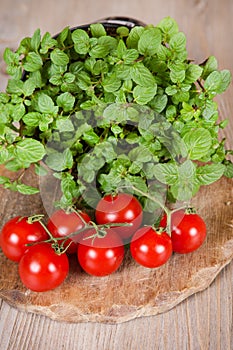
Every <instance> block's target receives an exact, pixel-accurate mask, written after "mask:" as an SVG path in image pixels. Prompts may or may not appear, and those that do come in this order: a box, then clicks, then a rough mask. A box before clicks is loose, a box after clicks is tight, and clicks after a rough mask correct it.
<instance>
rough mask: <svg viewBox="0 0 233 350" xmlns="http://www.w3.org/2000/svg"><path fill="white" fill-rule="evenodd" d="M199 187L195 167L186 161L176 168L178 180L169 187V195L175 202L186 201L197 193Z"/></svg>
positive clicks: (189, 161)
mask: <svg viewBox="0 0 233 350" xmlns="http://www.w3.org/2000/svg"><path fill="white" fill-rule="evenodd" d="M199 187H200V186H199V184H198V183H197V181H196V167H195V165H194V164H193V162H192V161H191V160H189V159H188V160H186V161H185V162H184V163H182V164H181V165H180V166H179V167H178V179H177V182H176V183H175V184H174V185H172V186H171V188H170V190H171V193H172V195H173V196H174V198H176V199H177V200H180V201H188V200H190V199H191V198H192V197H193V196H194V195H195V194H196V193H197V191H198V189H199Z"/></svg>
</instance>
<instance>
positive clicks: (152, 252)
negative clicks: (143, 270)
mask: <svg viewBox="0 0 233 350" xmlns="http://www.w3.org/2000/svg"><path fill="white" fill-rule="evenodd" d="M130 252H131V255H132V257H133V258H134V259H135V260H136V262H137V263H138V264H140V265H142V266H145V267H149V268H154V267H159V266H161V265H163V264H165V263H166V262H167V261H168V259H169V258H170V257H171V255H172V242H171V238H170V236H169V235H168V234H167V233H166V232H157V231H156V230H155V229H154V228H153V227H151V226H145V227H141V228H140V229H138V230H137V231H136V232H135V234H134V235H133V239H132V241H131V243H130Z"/></svg>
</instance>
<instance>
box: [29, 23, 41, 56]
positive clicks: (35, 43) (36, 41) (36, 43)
mask: <svg viewBox="0 0 233 350" xmlns="http://www.w3.org/2000/svg"><path fill="white" fill-rule="evenodd" d="M40 39H41V36H40V29H39V28H38V29H36V31H35V32H34V34H33V36H32V38H31V48H32V50H33V51H36V52H37V51H38V49H39V47H40Z"/></svg>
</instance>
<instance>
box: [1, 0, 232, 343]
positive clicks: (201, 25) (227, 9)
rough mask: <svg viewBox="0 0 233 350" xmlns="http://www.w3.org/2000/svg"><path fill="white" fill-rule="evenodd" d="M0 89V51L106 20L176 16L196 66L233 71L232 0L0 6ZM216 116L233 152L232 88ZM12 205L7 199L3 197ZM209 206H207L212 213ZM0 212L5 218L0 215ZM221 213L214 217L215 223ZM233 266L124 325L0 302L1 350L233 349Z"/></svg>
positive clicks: (30, 1)
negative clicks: (57, 316)
mask: <svg viewBox="0 0 233 350" xmlns="http://www.w3.org/2000/svg"><path fill="white" fill-rule="evenodd" d="M0 4H1V11H0V77H1V79H0V86H1V88H2V89H4V88H5V86H6V82H7V76H6V75H5V73H4V69H5V66H4V63H3V62H2V59H1V57H2V53H3V50H4V48H5V47H6V46H10V47H13V48H15V47H17V45H18V43H19V40H20V39H21V38H22V37H23V36H26V35H31V34H32V33H33V31H34V30H35V29H36V28H38V27H40V28H41V29H42V32H45V31H47V30H48V31H50V32H51V33H54V34H55V33H57V32H58V31H59V30H60V29H61V28H62V27H64V26H65V25H70V26H73V25H77V24H83V23H86V22H90V21H94V20H96V19H98V18H103V17H105V16H115V15H124V16H131V17H134V18H137V19H140V20H142V21H144V22H146V23H153V24H156V23H157V22H158V21H159V20H160V19H162V18H163V17H164V16H167V15H170V16H172V17H174V18H175V19H176V20H177V21H178V23H179V26H180V29H181V30H183V31H184V32H185V34H186V36H187V46H188V52H189V56H190V57H191V58H193V59H195V60H196V61H197V62H201V61H202V60H203V59H205V58H206V57H207V56H208V55H211V54H213V55H215V56H216V57H217V58H218V61H219V66H220V67H221V68H228V69H230V70H231V71H233V61H232V57H233V48H232V45H229V43H231V41H232V35H233V22H232V15H233V2H232V1H231V0H223V1H221V2H219V1H217V0H211V1H210V0H190V1H186V0H177V1H173V0H166V1H164V0H144V1H143V2H140V1H133V0H128V1H127V2H126V1H123V0H119V1H117V2H113V1H105V0H99V1H98V3H97V2H96V1H94V0H86V1H84V2H82V1H79V0H67V1H66V2H65V3H64V2H58V1H54V0H50V1H45V0H41V1H40V2H39V3H38V1H36V0H21V1H18V0H17V1H15V0H8V1H6V0H1V1H0ZM218 102H219V110H220V115H221V118H222V119H224V118H229V121H230V122H229V125H228V128H227V130H226V136H227V145H228V146H229V147H230V146H231V147H233V117H232V113H233V86H232V85H231V87H230V88H229V90H228V91H227V92H226V93H224V95H222V96H221V97H220V98H218ZM9 200H12V201H14V205H15V207H12V211H11V215H13V214H14V210H15V208H16V206H17V201H15V200H14V199H13V198H12V197H11V195H9V197H8V198H7V199H4V201H3V198H1V208H3V207H4V203H5V202H6V201H9ZM213 205H214V203H211V205H210V206H209V208H208V211H209V212H211V210H212V208H213ZM1 213H3V212H2V211H1ZM221 217H222V215H221V214H220V218H221ZM232 295H233V263H232V262H231V263H230V264H228V265H227V266H226V267H225V268H224V269H223V270H222V271H221V272H220V273H219V275H218V276H217V277H216V279H215V280H214V282H213V283H211V285H210V286H209V287H208V288H207V289H205V290H204V291H202V292H199V293H196V294H194V295H192V296H191V297H189V298H187V299H185V300H184V301H183V302H182V303H180V304H179V305H177V306H176V307H174V308H172V309H171V310H170V311H169V312H165V313H163V314H159V315H156V316H148V317H141V318H137V319H135V320H132V321H129V322H126V323H122V324H116V325H111V324H100V323H80V324H67V323H59V322H56V321H52V320H50V319H49V318H47V317H44V316H41V315H36V314H31V313H25V312H21V311H18V310H17V309H15V308H12V307H11V306H9V305H8V304H7V303H6V302H4V301H2V302H0V339H1V341H0V349H1V350H2V349H3V350H6V349H7V350H10V349H12V350H21V349H25V350H27V349H30V350H31V349H33V350H34V349H40V350H41V349H58V350H60V349H63V350H64V349H78V350H79V349H80V350H82V349H88V350H89V349H93V350H96V349H97V350H98V349H101V350H102V349H104V350H110V349H111V350H118V349H125V350H128V349H129V350H131V349H132V350H134V349H140V350H141V349H142V350H144V349H149V350H150V349H151V350H152V349H153V350H155V349H159V350H187V349H188V350H189V349H190V350H199V349H201V350H208V349H210V350H212V349H213V350H215V349H217V350H219V349H223V350H232V349H233V328H232V326H233V322H232V321H233V308H232V305H233V304H232Z"/></svg>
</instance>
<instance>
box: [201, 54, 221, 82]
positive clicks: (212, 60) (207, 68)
mask: <svg viewBox="0 0 233 350" xmlns="http://www.w3.org/2000/svg"><path fill="white" fill-rule="evenodd" d="M216 70H218V62H217V59H216V57H214V56H210V57H209V58H208V59H207V61H206V62H205V64H204V65H203V72H202V79H204V80H205V79H206V78H207V77H208V75H209V74H210V73H212V72H213V71H216Z"/></svg>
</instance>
